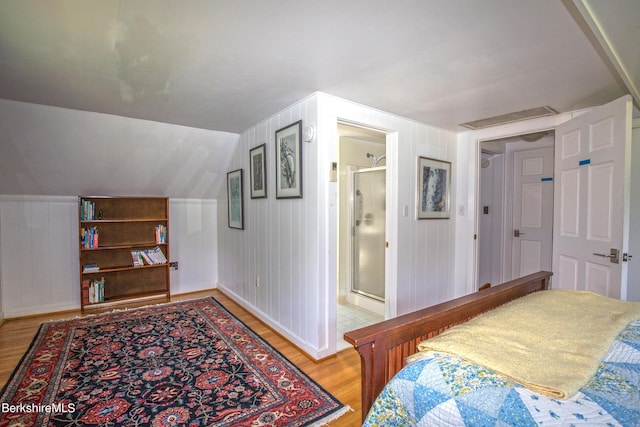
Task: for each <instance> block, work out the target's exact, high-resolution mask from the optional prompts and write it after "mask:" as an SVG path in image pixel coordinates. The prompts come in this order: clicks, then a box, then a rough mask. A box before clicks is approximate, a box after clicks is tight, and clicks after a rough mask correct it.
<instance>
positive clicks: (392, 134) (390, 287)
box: [336, 116, 398, 319]
mask: <svg viewBox="0 0 640 427" xmlns="http://www.w3.org/2000/svg"><path fill="white" fill-rule="evenodd" d="M336 119H337V120H336V129H337V128H338V127H339V126H340V125H346V126H353V127H357V128H363V129H367V130H371V131H374V132H377V133H380V134H383V135H385V155H386V158H385V165H386V188H385V192H386V195H387V196H386V203H385V205H386V212H385V216H386V218H385V235H386V242H387V247H386V249H385V250H386V254H385V261H384V278H385V279H384V283H385V289H384V293H385V298H384V316H385V319H389V318H392V317H395V316H396V313H397V299H396V294H397V284H396V281H395V277H397V270H398V263H397V255H398V251H397V235H398V234H397V223H398V214H397V212H396V209H394V206H396V205H397V194H396V192H395V191H394V189H395V188H396V183H397V181H398V173H397V168H396V166H397V155H396V153H397V152H398V133H397V131H394V130H390V129H383V128H381V127H378V126H375V125H371V124H366V123H361V122H357V121H353V120H349V119H346V118H344V117H340V116H338V117H337V118H336ZM339 139H340V138H339V137H338V138H337V139H336V146H338V144H339ZM336 151H339V150H336ZM339 165H340V159H339V158H338V167H339ZM338 191H339V190H338ZM337 198H338V199H339V196H338V197H337ZM341 226H342V224H340V217H339V209H338V217H337V218H336V231H337V233H336V245H338V246H339V245H340V238H339V235H340V229H341ZM337 253H338V255H339V256H340V251H339V248H338V251H337ZM336 266H337V269H338V271H337V272H336V273H337V277H336V280H337V281H338V283H339V281H340V277H339V275H340V271H339V268H340V260H339V259H338V260H336Z"/></svg>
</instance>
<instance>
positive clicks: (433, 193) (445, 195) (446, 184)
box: [416, 156, 451, 219]
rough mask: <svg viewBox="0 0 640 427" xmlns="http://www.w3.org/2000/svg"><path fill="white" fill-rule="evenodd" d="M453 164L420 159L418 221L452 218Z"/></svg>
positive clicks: (426, 158)
mask: <svg viewBox="0 0 640 427" xmlns="http://www.w3.org/2000/svg"><path fill="white" fill-rule="evenodd" d="M450 192H451V162H446V161H443V160H436V159H430V158H428V157H422V156H420V157H418V194H417V200H416V204H417V207H418V219H447V218H449V217H450V208H451V206H450V205H451V200H450Z"/></svg>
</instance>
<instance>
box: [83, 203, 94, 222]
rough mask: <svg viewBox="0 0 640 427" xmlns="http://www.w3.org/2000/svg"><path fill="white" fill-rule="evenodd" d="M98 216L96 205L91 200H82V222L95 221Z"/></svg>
mask: <svg viewBox="0 0 640 427" xmlns="http://www.w3.org/2000/svg"><path fill="white" fill-rule="evenodd" d="M95 215H96V204H95V203H94V202H92V201H90V200H85V199H82V201H81V204H80V220H81V221H93V220H94V219H95Z"/></svg>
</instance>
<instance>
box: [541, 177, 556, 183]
mask: <svg viewBox="0 0 640 427" xmlns="http://www.w3.org/2000/svg"><path fill="white" fill-rule="evenodd" d="M540 181H542V182H545V181H553V178H552V177H549V178H540Z"/></svg>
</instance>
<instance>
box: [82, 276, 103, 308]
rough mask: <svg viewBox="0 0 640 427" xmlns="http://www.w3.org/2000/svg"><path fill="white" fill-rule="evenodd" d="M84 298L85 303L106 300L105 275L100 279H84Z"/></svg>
mask: <svg viewBox="0 0 640 427" xmlns="http://www.w3.org/2000/svg"><path fill="white" fill-rule="evenodd" d="M82 299H83V300H84V303H85V304H95V303H97V302H104V277H102V278H100V280H88V279H87V280H83V281H82Z"/></svg>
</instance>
